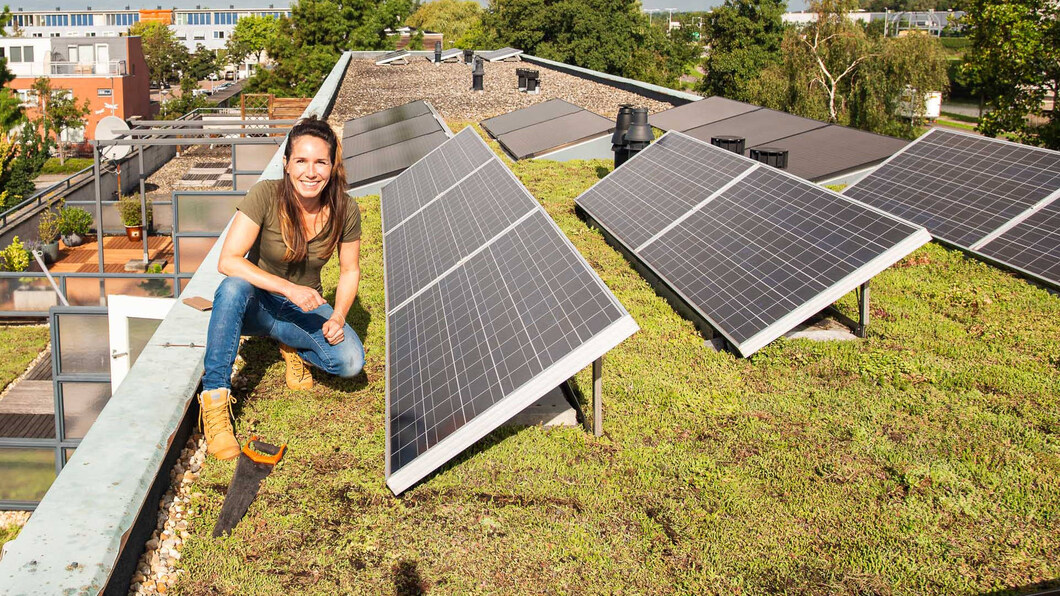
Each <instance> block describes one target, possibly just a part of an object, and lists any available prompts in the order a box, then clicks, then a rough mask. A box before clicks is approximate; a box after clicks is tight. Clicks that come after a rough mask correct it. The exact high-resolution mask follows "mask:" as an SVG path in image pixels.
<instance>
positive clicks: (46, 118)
mask: <svg viewBox="0 0 1060 596" xmlns="http://www.w3.org/2000/svg"><path fill="white" fill-rule="evenodd" d="M33 90H34V91H35V92H36V94H37V97H38V98H39V101H40V109H41V114H42V118H41V124H42V125H43V127H44V135H43V136H44V137H45V138H49V139H50V138H51V137H50V135H51V133H55V138H56V144H57V146H58V148H59V163H60V164H65V163H66V152H65V142H64V141H63V140H62V133H63V131H67V130H77V129H81V128H84V127H85V116H88V113H89V111H91V110H90V108H89V104H88V100H87V99H86V100H85V101H84V102H83V103H82V104H81V105H78V104H77V98H76V97H74V96H73V94H72V93H70V92H69V91H66V90H65V89H61V90H53V89H52V86H51V79H49V78H48V77H40V78H38V79H37V80H36V81H34V82H33Z"/></svg>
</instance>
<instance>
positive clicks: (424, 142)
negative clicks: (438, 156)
mask: <svg viewBox="0 0 1060 596" xmlns="http://www.w3.org/2000/svg"><path fill="white" fill-rule="evenodd" d="M448 138H449V135H448V134H446V132H445V131H443V130H438V131H435V132H432V133H430V134H426V135H423V136H419V137H415V138H412V139H409V140H407V141H402V142H400V143H395V144H393V145H387V146H386V147H380V148H378V149H376V150H374V151H369V152H367V153H362V154H360V155H356V156H353V157H347V158H346V159H344V160H343V162H342V163H343V165H345V167H346V183H347V184H348V185H349V186H351V187H358V186H361V185H363V184H367V183H370V182H375V181H377V180H383V179H386V178H392V177H393V176H395V175H396V174H399V173H400V172H401V171H402V170H404V169H405V168H407V167H409V166H410V165H412V164H414V163H416V161H417V160H419V159H420V158H421V157H423V156H424V155H426V154H427V153H429V152H430V151H431V150H433V149H434V148H435V147H437V146H439V145H441V144H442V143H444V142H445V141H446V140H448Z"/></svg>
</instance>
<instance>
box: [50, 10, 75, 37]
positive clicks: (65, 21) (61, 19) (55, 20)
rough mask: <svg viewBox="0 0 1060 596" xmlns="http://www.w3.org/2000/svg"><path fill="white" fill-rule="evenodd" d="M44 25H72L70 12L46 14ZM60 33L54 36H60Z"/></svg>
mask: <svg viewBox="0 0 1060 596" xmlns="http://www.w3.org/2000/svg"><path fill="white" fill-rule="evenodd" d="M44 26H45V27H69V26H70V15H68V14H46V15H44ZM58 36H59V35H58V34H55V35H53V36H52V37H58Z"/></svg>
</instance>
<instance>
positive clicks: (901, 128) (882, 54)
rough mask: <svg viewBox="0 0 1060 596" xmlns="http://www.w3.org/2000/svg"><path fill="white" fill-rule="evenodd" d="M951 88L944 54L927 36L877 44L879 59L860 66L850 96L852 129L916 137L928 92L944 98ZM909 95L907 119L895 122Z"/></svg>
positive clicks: (899, 119) (897, 39)
mask: <svg viewBox="0 0 1060 596" xmlns="http://www.w3.org/2000/svg"><path fill="white" fill-rule="evenodd" d="M948 84H949V75H948V73H947V60H946V55H945V51H944V50H943V48H942V44H940V43H939V41H938V40H937V39H936V38H934V37H931V36H929V35H905V36H902V37H896V38H887V39H880V40H878V41H877V48H876V54H875V56H874V57H873V58H872V59H870V60H867V61H866V62H865V63H864V64H862V65H861V66H860V67H859V69H858V73H857V76H856V77H855V78H854V81H853V84H852V88H851V97H850V102H849V105H850V125H851V126H855V127H857V128H861V129H864V130H869V131H872V132H878V133H883V134H889V135H893V136H898V137H905V138H913V137H915V136H916V135H917V132H918V130H919V129H920V127H921V126H922V125H923V124H924V99H925V93H926V92H928V91H940V92H942V93H945V92H946V91H947V86H948ZM907 91H908V96H909V97H911V98H912V102H911V103H910V104H909V108H907V109H911V110H912V113H911V114H910V117H909V118H902V117H895V115H896V114H898V113H899V112H900V111H902V110H901V109H900V108H901V106H900V101H901V98H902V96H903V94H906V93H907Z"/></svg>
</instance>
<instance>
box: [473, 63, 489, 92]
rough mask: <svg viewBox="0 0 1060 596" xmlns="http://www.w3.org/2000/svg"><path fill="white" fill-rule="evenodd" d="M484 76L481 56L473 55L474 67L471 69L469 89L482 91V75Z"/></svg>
mask: <svg viewBox="0 0 1060 596" xmlns="http://www.w3.org/2000/svg"><path fill="white" fill-rule="evenodd" d="M485 76H486V67H485V66H483V64H482V58H481V57H475V67H474V68H473V69H471V90H472V91H482V90H483V89H484V88H483V80H482V79H483V77H485Z"/></svg>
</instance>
